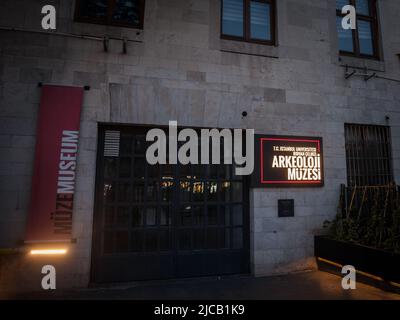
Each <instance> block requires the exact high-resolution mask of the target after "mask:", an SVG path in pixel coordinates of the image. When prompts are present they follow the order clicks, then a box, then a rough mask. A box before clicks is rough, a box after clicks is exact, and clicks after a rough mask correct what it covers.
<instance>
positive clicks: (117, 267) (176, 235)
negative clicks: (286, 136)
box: [91, 126, 250, 283]
mask: <svg viewBox="0 0 400 320" xmlns="http://www.w3.org/2000/svg"><path fill="white" fill-rule="evenodd" d="M148 129H149V128H145V127H120V126H118V127H116V126H100V128H99V143H98V157H97V175H96V195H95V210H94V224H93V225H94V226H93V250H92V274H91V278H92V282H97V283H100V282H118V281H132V280H144V279H163V278H164V279H165V278H179V277H193V276H206V275H222V274H238V273H247V272H249V256H250V255H249V214H248V211H249V208H248V207H249V200H248V194H249V192H248V186H247V179H245V178H243V177H241V176H235V175H234V170H233V166H232V165H224V164H220V165H179V164H178V165H149V164H148V163H147V161H146V159H145V152H146V148H147V142H146V141H145V136H146V132H147V130H148Z"/></svg>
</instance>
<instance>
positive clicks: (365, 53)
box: [336, 0, 379, 58]
mask: <svg viewBox="0 0 400 320" xmlns="http://www.w3.org/2000/svg"><path fill="white" fill-rule="evenodd" d="M346 5H352V6H354V7H355V8H356V12H357V24H356V29H355V30H352V29H348V30H345V29H343V28H342V19H343V17H344V16H345V15H343V14H342V8H343V7H344V6H346ZM336 27H337V32H338V37H339V50H340V53H341V54H345V55H352V56H357V57H365V58H379V50H378V16H377V9H376V0H336Z"/></svg>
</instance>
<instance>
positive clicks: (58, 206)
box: [25, 85, 83, 243]
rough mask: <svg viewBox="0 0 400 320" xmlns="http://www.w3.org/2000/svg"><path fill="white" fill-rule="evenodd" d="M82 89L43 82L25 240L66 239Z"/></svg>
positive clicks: (70, 211)
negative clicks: (44, 83)
mask: <svg viewBox="0 0 400 320" xmlns="http://www.w3.org/2000/svg"><path fill="white" fill-rule="evenodd" d="M82 99H83V88H80V87H67V86H55V85H43V86H42V96H41V100H40V109H39V114H38V124H37V135H36V148H35V163H34V172H33V178H32V189H31V201H30V207H29V214H28V221H27V229H26V236H25V242H26V243H46V242H64V241H70V240H71V237H72V208H73V201H74V194H75V178H76V174H75V170H76V161H77V154H78V139H79V124H80V114H81V108H82Z"/></svg>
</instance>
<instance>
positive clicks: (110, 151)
mask: <svg viewBox="0 0 400 320" xmlns="http://www.w3.org/2000/svg"><path fill="white" fill-rule="evenodd" d="M119 136H120V133H119V131H110V130H107V131H106V132H105V137H104V156H105V157H118V156H119Z"/></svg>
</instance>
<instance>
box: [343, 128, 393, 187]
mask: <svg viewBox="0 0 400 320" xmlns="http://www.w3.org/2000/svg"><path fill="white" fill-rule="evenodd" d="M344 133H345V153H346V172H347V185H348V186H382V185H388V184H391V183H395V177H394V171H393V151H392V149H393V144H392V137H391V127H390V126H386V125H374V124H357V123H345V124H344ZM371 137H373V139H371ZM356 138H359V139H356ZM368 138H370V139H368ZM371 149H374V150H378V151H376V153H372V154H371V152H370V150H371ZM377 154H378V155H379V156H378V157H377V156H376V155H377Z"/></svg>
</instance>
